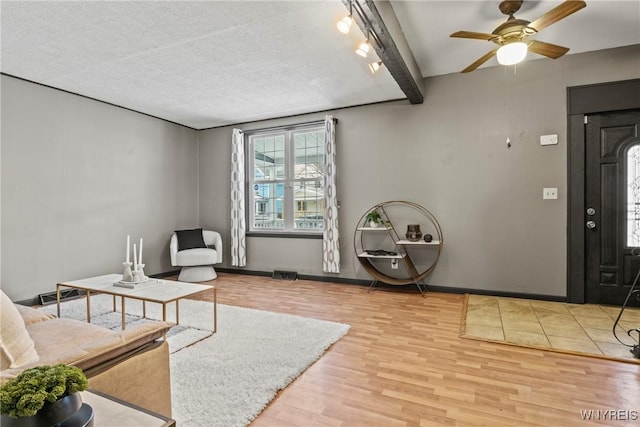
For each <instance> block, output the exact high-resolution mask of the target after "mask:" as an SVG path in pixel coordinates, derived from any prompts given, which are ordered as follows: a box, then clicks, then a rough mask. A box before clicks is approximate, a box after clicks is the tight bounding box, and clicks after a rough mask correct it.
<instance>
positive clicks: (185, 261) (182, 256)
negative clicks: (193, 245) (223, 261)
mask: <svg viewBox="0 0 640 427" xmlns="http://www.w3.org/2000/svg"><path fill="white" fill-rule="evenodd" d="M176 261H177V264H178V265H181V266H184V267H190V266H196V265H211V264H215V263H217V262H218V253H217V252H216V250H215V249H202V248H197V249H187V250H186V251H180V252H178V253H177V254H176Z"/></svg>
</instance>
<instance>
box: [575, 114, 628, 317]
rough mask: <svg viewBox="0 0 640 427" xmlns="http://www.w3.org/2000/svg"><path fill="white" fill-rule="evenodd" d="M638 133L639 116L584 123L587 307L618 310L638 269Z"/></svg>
mask: <svg viewBox="0 0 640 427" xmlns="http://www.w3.org/2000/svg"><path fill="white" fill-rule="evenodd" d="M639 129H640V110H633V111H624V112H620V113H604V114H594V115H590V116H588V118H587V124H586V127H585V138H586V141H585V142H586V144H585V147H586V170H585V177H586V180H585V212H584V227H585V258H586V260H585V267H586V271H585V273H586V277H585V279H586V295H585V297H586V298H585V299H586V302H589V303H598V304H614V305H621V304H622V303H623V302H624V299H625V297H626V296H627V294H628V293H629V289H630V286H631V285H632V283H633V281H634V279H635V277H636V274H637V273H638V269H639V268H640V256H638V254H640V138H639V136H638V135H639V133H638V132H639ZM634 248H638V249H636V250H634Z"/></svg>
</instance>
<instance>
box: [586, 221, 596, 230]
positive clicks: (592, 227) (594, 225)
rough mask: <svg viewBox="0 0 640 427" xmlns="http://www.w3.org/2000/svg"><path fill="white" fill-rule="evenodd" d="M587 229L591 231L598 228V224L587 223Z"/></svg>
mask: <svg viewBox="0 0 640 427" xmlns="http://www.w3.org/2000/svg"><path fill="white" fill-rule="evenodd" d="M587 228H588V229H589V230H592V229H594V228H596V223H595V222H594V221H587Z"/></svg>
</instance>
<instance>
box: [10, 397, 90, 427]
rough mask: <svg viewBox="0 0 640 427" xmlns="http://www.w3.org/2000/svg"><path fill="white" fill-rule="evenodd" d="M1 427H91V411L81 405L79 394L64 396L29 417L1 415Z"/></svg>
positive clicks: (88, 407)
mask: <svg viewBox="0 0 640 427" xmlns="http://www.w3.org/2000/svg"><path fill="white" fill-rule="evenodd" d="M0 424H1V425H2V427H54V426H60V427H67V426H69V427H71V426H83V427H90V426H91V425H93V410H92V409H91V407H90V406H88V405H83V404H82V397H81V396H80V393H74V394H72V395H70V396H65V397H63V398H62V399H58V400H57V401H55V402H53V403H46V404H45V405H44V406H43V407H42V409H41V410H40V411H39V412H38V413H37V414H35V415H34V416H31V417H21V418H12V417H9V416H8V415H2V422H1V423H0Z"/></svg>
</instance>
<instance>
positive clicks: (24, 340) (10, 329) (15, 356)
mask: <svg viewBox="0 0 640 427" xmlns="http://www.w3.org/2000/svg"><path fill="white" fill-rule="evenodd" d="M0 325H2V327H1V328H0V369H3V370H4V369H9V368H20V367H22V366H25V365H28V364H30V363H33V362H37V361H38V353H37V352H36V350H35V346H34V343H33V340H32V339H31V337H30V336H29V332H27V328H26V326H25V324H24V320H22V316H20V312H19V311H18V309H17V308H16V306H15V305H14V304H13V302H12V301H11V299H9V297H8V296H7V295H6V294H5V293H4V292H3V291H2V290H0Z"/></svg>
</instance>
